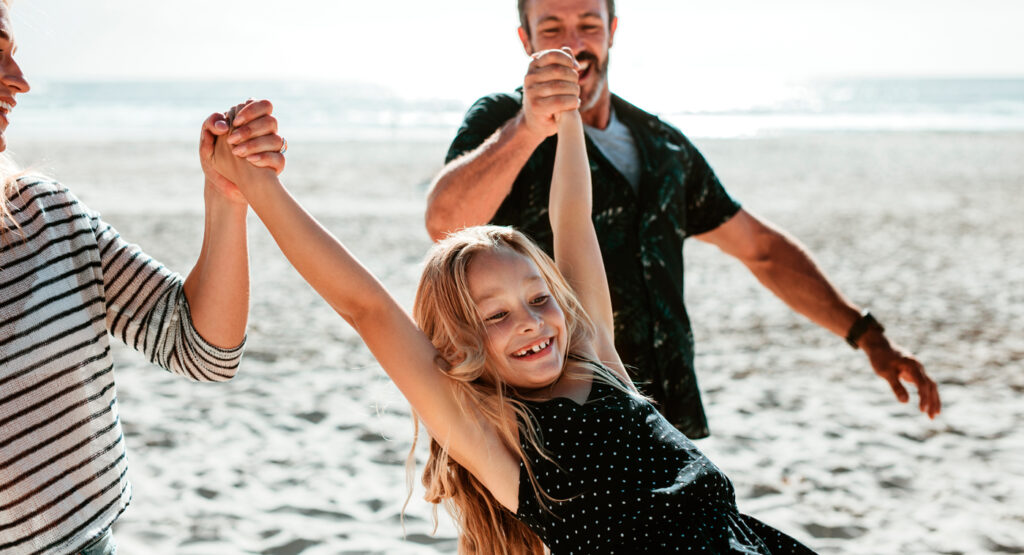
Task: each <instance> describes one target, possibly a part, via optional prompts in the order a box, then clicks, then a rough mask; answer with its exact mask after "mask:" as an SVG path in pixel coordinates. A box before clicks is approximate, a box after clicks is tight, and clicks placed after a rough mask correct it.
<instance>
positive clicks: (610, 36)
mask: <svg viewBox="0 0 1024 555" xmlns="http://www.w3.org/2000/svg"><path fill="white" fill-rule="evenodd" d="M618 28H619V18H617V17H613V18H612V21H611V23H609V24H608V48H611V47H612V42H613V41H614V39H615V29H618Z"/></svg>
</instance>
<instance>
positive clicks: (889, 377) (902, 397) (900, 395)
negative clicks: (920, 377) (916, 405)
mask: <svg viewBox="0 0 1024 555" xmlns="http://www.w3.org/2000/svg"><path fill="white" fill-rule="evenodd" d="M883 377H884V378H885V381H887V382H889V387H891V388H892V392H893V393H895V394H896V399H898V400H899V402H901V403H906V402H907V401H908V400H909V399H910V395H909V394H908V393H907V388H905V387H903V384H901V383H900V379H899V376H898V374H897V373H896V372H893V373H892V374H886V375H885V376H883Z"/></svg>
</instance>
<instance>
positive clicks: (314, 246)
mask: <svg viewBox="0 0 1024 555" xmlns="http://www.w3.org/2000/svg"><path fill="white" fill-rule="evenodd" d="M229 148H230V147H228V146H227V145H224V144H222V142H221V141H218V144H217V147H216V151H215V154H214V165H215V167H216V169H217V171H218V172H220V173H221V174H222V175H224V176H225V177H227V178H228V179H230V180H231V181H232V182H234V183H235V184H236V185H237V186H238V188H239V189H240V190H241V191H242V193H243V194H244V195H245V197H246V199H247V200H248V202H249V205H250V206H251V207H252V208H253V210H254V211H255V212H256V214H257V215H258V216H259V218H260V220H262V221H263V223H264V225H266V227H267V229H268V230H269V231H270V234H271V235H272V236H273V237H274V240H275V241H276V242H277V244H278V246H279V247H280V248H281V251H282V252H283V253H284V255H285V256H286V257H287V258H288V261H289V262H291V263H292V265H293V266H294V267H295V269H296V270H298V271H299V273H300V274H302V277H303V278H305V280H306V281H307V282H309V284H310V285H311V286H313V288H314V289H316V291H317V293H319V294H320V296H321V297H323V298H324V300H326V301H327V302H328V304H330V305H331V307H332V308H334V310H335V311H337V313H338V314H340V315H341V317H342V318H344V319H345V320H346V321H347V322H348V323H349V324H351V325H352V327H354V328H355V329H356V331H357V332H358V333H359V336H360V337H361V338H362V339H363V341H364V342H365V343H366V346H367V347H369V349H370V351H371V352H372V353H373V355H374V357H376V359H377V361H378V362H379V363H380V364H381V366H382V367H383V368H384V371H385V372H387V373H388V375H389V376H390V377H391V379H392V380H393V381H394V382H395V385H397V386H398V388H399V390H401V392H402V394H403V395H404V396H405V398H406V399H408V401H409V403H410V404H411V405H412V407H413V409H414V410H415V411H416V413H417V415H418V416H419V417H420V419H421V420H423V422H424V424H425V425H426V426H427V429H428V430H429V431H430V434H431V436H432V437H433V438H434V439H435V440H437V441H438V443H440V444H441V445H448V448H449V450H450V453H451V455H452V456H453V457H454V458H455V460H457V461H458V462H459V463H460V464H462V465H463V466H465V467H466V468H467V469H468V470H469V471H470V472H472V473H473V474H474V475H475V476H476V477H477V479H479V480H480V481H481V482H482V483H483V484H484V485H485V486H486V487H487V488H488V489H489V490H490V491H491V493H492V494H493V495H494V497H495V498H496V499H497V500H498V501H499V502H500V503H502V504H503V505H505V506H507V507H509V508H510V509H511V510H515V509H516V508H517V503H518V490H517V488H518V476H519V465H518V461H517V460H516V459H515V458H514V457H513V455H512V454H511V452H509V451H508V449H507V448H506V447H505V446H504V445H503V444H502V442H501V440H500V438H499V436H498V432H497V430H495V429H494V428H493V426H490V425H488V424H486V423H484V421H483V420H482V419H478V418H476V417H475V416H474V415H473V414H471V413H467V412H465V411H464V410H463V409H462V408H461V407H460V404H459V403H458V400H457V398H456V395H455V392H454V391H455V390H454V388H453V384H452V380H451V379H450V378H448V377H447V376H446V375H444V373H442V372H441V370H439V369H438V368H437V366H436V363H435V357H437V356H438V353H437V350H436V349H434V346H433V344H431V343H430V340H429V339H428V338H427V336H426V335H424V334H423V332H422V331H420V329H419V328H418V327H417V326H416V324H415V322H414V321H413V320H412V318H411V317H410V316H409V315H408V314H407V313H406V312H405V310H403V309H402V307H401V306H400V305H399V304H398V303H397V302H396V301H395V300H394V299H393V298H392V297H391V295H390V294H389V293H388V291H387V290H386V289H385V288H384V286H383V285H382V284H381V283H380V282H379V281H378V280H377V278H375V277H374V276H373V275H372V274H371V273H370V272H369V271H368V270H367V269H366V268H364V267H363V265H362V264H361V263H360V262H359V261H358V260H357V259H356V258H355V257H354V256H353V255H352V254H351V253H349V251H348V249H346V248H345V246H344V245H342V244H341V242H340V241H338V239H337V238H335V237H334V236H333V235H332V234H331V233H330V232H329V231H327V230H326V229H324V228H323V226H321V225H320V223H319V222H317V221H316V220H315V219H314V218H313V217H312V216H311V215H310V214H309V213H308V212H306V210H305V209H303V207H302V206H301V205H300V204H299V203H298V202H297V201H296V200H295V199H294V198H293V197H292V196H291V194H290V193H289V192H288V190H287V189H285V187H284V185H283V184H282V183H281V181H280V180H279V179H278V178H277V176H276V175H275V174H274V172H273V171H271V170H267V169H262V168H257V167H255V166H253V165H252V164H250V163H248V162H246V161H245V160H244V159H242V158H238V157H236V156H233V155H232V154H231V151H230V150H228V149H229Z"/></svg>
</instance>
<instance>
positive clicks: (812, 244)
mask: <svg viewBox="0 0 1024 555" xmlns="http://www.w3.org/2000/svg"><path fill="white" fill-rule="evenodd" d="M696 142H697V144H698V146H699V147H700V148H701V149H702V151H703V152H704V154H705V156H706V157H707V158H708V159H709V160H710V161H711V163H712V165H713V166H714V167H715V169H716V171H717V172H718V174H719V175H720V177H721V179H722V181H723V182H724V183H725V184H726V185H727V187H728V188H729V190H730V192H731V193H732V194H733V195H734V196H736V197H737V198H738V199H739V200H741V201H742V202H743V203H744V204H745V206H746V207H747V209H748V210H751V211H753V212H755V213H757V214H759V215H761V216H763V217H765V218H767V219H769V220H771V221H773V222H775V223H777V224H778V225H780V226H782V227H783V228H785V229H787V230H788V231H790V232H791V233H792V234H794V235H796V236H797V237H799V238H800V240H801V241H803V243H804V244H805V245H807V246H808V247H809V248H810V250H811V251H812V252H813V253H814V255H815V257H816V259H817V260H818V261H819V263H820V264H821V266H822V267H823V268H825V269H826V271H827V272H828V274H829V275H830V276H831V277H832V278H833V280H834V281H835V282H836V283H837V284H839V285H840V287H841V289H842V290H843V291H844V292H845V293H846V294H847V295H848V296H849V297H850V298H851V299H853V300H854V301H855V302H857V303H860V304H863V305H866V306H870V307H871V308H872V310H873V312H874V313H875V314H876V316H877V317H878V319H879V320H880V321H882V322H883V323H884V324H885V325H886V327H887V328H888V330H889V335H890V337H891V338H893V339H894V340H895V341H897V342H899V343H901V344H903V345H905V346H906V347H908V348H909V349H911V350H912V351H914V352H915V353H916V354H917V355H918V356H919V357H920V358H921V360H922V361H923V362H924V363H925V365H926V367H927V369H928V371H929V373H930V374H931V375H932V376H933V377H934V378H935V379H936V381H937V382H938V383H939V384H940V393H941V394H942V398H943V402H944V409H943V413H942V415H941V416H940V417H939V418H938V419H937V420H935V421H930V420H928V419H927V418H926V417H924V416H923V415H921V414H920V413H918V412H917V411H916V408H915V406H913V405H901V404H899V403H897V402H896V401H895V399H894V397H893V395H892V394H891V392H890V391H889V390H888V387H887V385H886V384H885V383H884V382H883V381H882V380H881V379H879V378H877V377H875V376H874V375H873V373H872V372H871V369H870V367H869V365H868V364H867V360H866V358H865V357H864V356H863V355H862V354H861V353H859V352H855V351H852V350H851V349H850V348H849V347H847V346H846V345H845V344H844V342H843V341H842V340H841V339H840V338H836V337H833V336H831V335H830V334H828V333H827V332H825V331H823V330H821V329H819V328H817V327H815V326H814V325H812V324H810V323H808V322H807V321H806V320H804V319H802V318H801V317H799V316H797V315H795V314H794V313H792V312H790V311H789V310H788V309H787V308H786V307H785V306H784V305H783V304H782V303H781V302H779V301H778V300H777V299H776V298H775V297H773V296H772V295H771V294H770V293H768V292H767V291H766V290H764V289H763V288H761V287H760V286H759V285H758V284H757V282H756V280H754V278H753V277H752V276H751V275H750V274H749V273H748V272H747V271H746V270H745V269H744V268H743V267H742V265H740V264H739V263H737V262H735V261H734V260H732V259H730V258H729V257H727V256H724V255H722V254H720V253H718V252H717V250H716V249H714V248H712V247H709V246H707V245H703V244H700V243H698V242H696V241H691V242H689V243H690V244H689V245H688V246H687V249H686V261H687V272H686V277H687V302H688V305H689V307H690V313H691V317H692V318H693V320H694V322H695V332H696V337H697V346H698V356H697V364H698V375H699V379H700V381H701V386H702V389H703V391H704V394H705V400H706V404H707V408H708V412H709V417H710V421H711V428H712V434H713V436H712V437H711V438H709V439H706V440H701V441H700V442H699V445H700V447H701V448H702V449H704V450H705V451H706V452H707V453H708V454H709V456H710V457H711V459H712V460H713V461H715V462H716V463H717V464H718V465H719V466H720V467H721V468H722V469H723V470H725V471H726V473H727V474H728V475H729V476H730V477H731V478H732V480H733V482H734V483H735V485H736V489H737V496H738V503H739V506H740V509H741V510H742V511H744V512H747V513H749V514H752V515H754V516H757V517H759V518H761V519H762V520H765V521H767V522H769V523H771V524H773V525H775V526H777V527H779V528H781V529H782V530H784V531H786V532H788V533H790V534H792V535H794V536H796V537H797V538H799V539H801V540H803V541H805V542H806V543H807V544H808V545H810V546H812V547H813V548H815V549H816V550H818V551H820V552H821V553H864V554H884V553H949V554H953V553H965V554H967V553H971V554H973V553H989V552H1001V553H1024V431H1022V428H1024V426H1022V425H1021V424H1022V423H1024V403H1022V402H1021V401H1020V396H1021V393H1022V392H1024V372H1022V366H1024V364H1022V361H1024V333H1022V329H1024V218H1022V217H1021V216H1022V214H1024V198H1022V195H1021V194H1020V191H1021V187H1022V185H1024V134H1016V133H1005V134H1000V133H989V134H969V133H949V134H943V133H927V134H925V133H879V134H872V133H855V134H849V133H814V134H797V135H786V136H777V137H761V138H748V139H717V140H698V141H696ZM17 146H18V148H17V149H15V150H16V154H17V155H18V158H19V160H21V161H22V162H23V163H35V164H36V165H37V166H39V167H41V168H43V169H45V170H47V171H49V172H50V173H51V174H52V175H55V176H56V177H58V178H60V179H61V180H62V181H64V182H65V183H66V184H68V185H69V186H70V187H71V188H72V189H73V190H74V191H76V192H77V193H78V194H79V196H80V197H81V198H82V199H83V200H84V201H85V202H86V203H87V204H89V205H90V206H91V207H92V208H95V209H97V210H99V211H101V212H102V213H103V215H104V217H105V219H106V220H107V221H109V222H110V223H112V224H113V225H114V226H115V227H117V228H118V229H119V231H120V232H121V233H122V235H124V236H126V237H127V238H129V240H131V241H133V242H137V243H139V244H140V245H142V246H143V248H144V249H145V250H146V251H147V252H148V253H149V254H151V255H153V256H154V257H156V258H158V259H159V260H161V261H162V262H164V263H165V264H167V265H168V266H170V267H172V268H175V269H177V270H179V271H181V272H182V273H185V272H187V271H188V269H189V267H190V266H191V264H192V263H193V262H194V258H195V256H196V254H197V253H198V250H199V246H200V243H201V231H202V201H201V198H202V195H201V190H202V177H201V173H200V171H199V168H198V163H197V161H196V155H195V146H194V145H192V144H184V143H161V142H157V141H153V142H134V143H124V144H119V143H93V144H83V143H74V142H68V143H59V142H50V143H46V144H40V143H28V144H26V143H22V144H19V145H17ZM444 150H445V145H443V144H440V143H430V142H411V143H384V142H377V143H364V144H360V143H324V142H310V143H304V142H302V141H301V140H293V141H291V145H290V152H289V166H288V169H287V170H286V172H285V174H284V177H285V180H286V182H287V183H289V184H290V186H291V187H292V189H293V191H294V192H295V194H296V195H297V196H298V197H299V199H300V200H302V201H303V202H304V203H306V205H307V206H308V207H309V208H310V209H311V211H312V212H313V213H314V214H315V215H316V216H318V217H319V218H320V219H321V221H322V222H323V223H324V224H325V225H326V226H327V227H328V228H329V229H331V230H332V231H333V232H334V233H335V234H337V235H338V236H339V237H340V238H341V239H342V240H343V241H344V242H345V243H346V244H347V245H348V246H349V247H350V248H351V249H352V250H353V251H354V252H355V253H356V254H357V255H358V256H359V257H360V258H362V259H363V260H364V262H365V263H366V265H367V266H368V267H369V268H370V269H371V270H373V271H374V272H375V273H377V275H378V276H380V278H381V279H382V280H383V282H384V283H385V284H386V285H387V286H388V287H389V288H390V289H391V290H392V291H393V293H394V294H395V296H396V297H397V298H398V299H399V301H400V302H402V303H403V304H404V305H405V306H407V307H408V306H411V301H412V296H413V292H414V287H415V283H416V279H417V277H418V274H419V263H420V260H421V258H422V256H423V253H424V252H425V250H426V248H427V246H428V244H429V241H428V238H427V236H426V233H425V231H424V228H423V225H422V211H423V195H424V192H425V189H426V184H427V182H428V181H429V179H430V178H431V177H432V176H433V174H434V173H435V172H436V171H437V170H438V169H439V168H440V165H441V161H442V159H443V153H444ZM250 238H251V240H250V246H251V255H250V256H251V261H252V263H251V267H252V291H253V296H252V311H251V316H250V326H249V336H248V348H247V351H246V357H245V359H244V361H243V365H242V368H241V372H240V374H239V375H238V377H237V378H236V379H235V380H234V381H232V382H231V383H228V384H221V385H210V384H193V383H189V382H187V381H185V380H183V379H180V378H177V377H175V376H172V375H170V374H167V373H165V372H163V371H161V370H159V369H158V368H156V367H153V366H151V365H149V364H148V363H146V362H145V360H143V359H142V357H141V356H139V355H138V354H137V353H134V352H132V351H129V350H128V349H126V348H123V346H121V345H120V344H117V345H116V347H117V349H116V351H115V357H116V361H117V383H118V397H119V400H120V415H121V420H122V422H123V424H124V429H125V433H126V435H127V443H128V449H129V461H130V463H129V465H130V468H129V475H130V477H131V480H132V483H133V485H134V489H135V497H134V501H133V502H132V506H131V507H130V508H129V510H128V511H127V512H126V513H125V515H124V516H123V517H122V518H121V520H120V521H119V522H118V524H117V525H116V527H115V532H116V535H117V538H118V541H119V543H120V544H121V546H122V549H123V552H124V553H126V554H130V555H131V554H136V553H157V554H170V553H181V554H207V553H210V554H213V553H216V554H232V553H263V554H274V555H286V554H297V553H302V554H305V555H319V554H328V553H330V554H334V553H388V554H392V553H403V554H404V553H409V554H414V553H429V554H435V553H454V551H455V539H454V538H455V532H454V528H453V526H452V525H451V523H450V521H449V520H448V518H447V516H445V515H444V514H443V513H442V515H441V522H440V527H439V529H438V531H437V533H436V534H434V535H431V532H432V529H433V524H432V523H431V520H430V507H429V506H428V505H427V504H426V503H425V502H424V501H422V499H421V491H420V490H417V491H416V492H415V493H414V495H413V499H412V501H411V502H410V503H409V507H408V510H407V512H406V517H405V528H404V532H403V527H402V525H401V522H400V518H401V513H402V505H403V503H404V502H405V499H406V492H407V489H406V482H405V470H404V464H405V458H406V454H407V452H408V450H409V445H410V441H411V437H412V424H411V419H410V417H409V410H408V406H407V404H406V403H405V401H404V400H403V399H402V397H401V396H400V395H399V394H398V393H397V390H396V389H394V387H393V386H391V384H390V383H389V382H388V380H387V378H386V376H385V375H384V374H383V372H382V371H381V370H380V369H379V367H378V366H377V365H376V364H375V362H374V360H373V358H372V357H371V356H370V354H369V353H368V351H367V350H366V349H365V347H363V346H362V344H361V343H360V341H359V339H358V336H356V334H355V333H354V332H353V331H352V330H351V328H349V327H348V326H347V325H346V324H345V323H344V322H343V321H342V320H341V319H340V318H339V317H338V316H336V315H335V314H334V313H333V312H332V311H331V310H330V309H329V308H328V307H327V306H326V304H325V303H323V302H322V301H321V300H320V299H319V297H317V296H316V294H315V293H314V292H313V291H312V290H311V289H310V288H309V287H308V286H307V285H305V283H304V282H303V281H302V280H301V278H300V277H299V275H298V274H297V273H296V272H295V271H294V270H293V269H291V267H290V266H289V265H288V264H287V262H286V261H285V259H284V258H283V256H281V254H280V252H279V251H278V250H277V248H276V246H275V245H274V244H273V241H272V240H271V239H270V238H269V235H268V234H267V233H266V231H265V230H264V229H263V228H262V227H261V226H260V224H259V221H258V220H257V219H256V218H255V217H251V218H250ZM419 457H420V459H421V460H422V450H421V451H420V453H419ZM415 481H416V482H417V483H418V481H419V473H418V472H417V474H416V476H415Z"/></svg>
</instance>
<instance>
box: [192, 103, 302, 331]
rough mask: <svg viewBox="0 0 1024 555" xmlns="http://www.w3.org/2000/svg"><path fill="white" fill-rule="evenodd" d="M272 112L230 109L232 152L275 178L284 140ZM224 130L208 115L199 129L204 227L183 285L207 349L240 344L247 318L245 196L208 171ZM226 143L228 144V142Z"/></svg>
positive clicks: (261, 106) (262, 106) (257, 106)
mask: <svg viewBox="0 0 1024 555" xmlns="http://www.w3.org/2000/svg"><path fill="white" fill-rule="evenodd" d="M272 111H273V106H272V105H271V104H270V102H269V101H267V100H260V101H254V100H249V101H246V102H244V103H242V104H239V105H238V106H236V107H235V108H232V111H231V116H232V119H233V120H234V124H235V125H234V128H235V129H234V131H233V132H232V135H233V137H235V138H237V139H238V140H237V141H236V142H237V143H238V144H237V146H235V147H234V148H235V149H240V153H242V154H243V155H245V156H252V157H254V163H258V164H260V165H262V166H263V167H266V168H269V169H270V170H272V171H273V172H274V173H281V171H282V170H283V169H284V155H282V154H281V153H280V152H279V149H280V148H281V145H282V142H283V140H282V139H281V137H280V136H279V135H278V134H277V120H276V119H275V118H274V116H273V115H272ZM229 129H230V128H229V126H228V124H227V121H226V116H225V115H224V114H213V115H211V116H210V117H209V118H207V119H206V121H205V122H204V123H203V129H202V132H201V136H200V139H199V160H200V164H201V166H202V168H203V174H204V176H205V184H204V193H203V199H204V201H205V203H206V213H205V214H206V222H205V229H204V232H203V246H202V249H201V250H200V252H199V259H198V260H196V263H195V266H193V267H192V271H191V272H189V275H188V278H187V279H186V280H185V297H186V298H187V299H188V303H189V308H190V310H191V313H192V323H193V325H194V326H195V328H196V331H198V332H199V334H200V335H201V336H202V337H203V338H204V339H206V340H207V341H209V342H210V343H212V344H214V345H216V346H218V347H221V348H231V347H235V346H237V345H239V344H241V343H242V341H243V340H244V339H245V326H246V321H247V320H248V317H249V253H248V245H247V241H246V225H245V217H246V213H247V212H248V209H249V206H248V204H247V203H246V200H245V196H244V195H242V193H241V191H239V190H238V187H237V186H236V185H235V184H234V183H232V182H231V181H230V180H228V179H225V178H224V177H223V176H221V175H220V174H218V173H217V172H216V171H215V170H214V169H213V162H212V157H213V145H214V142H215V139H216V137H217V136H220V135H225V134H227V133H228V131H229ZM229 141H230V139H229Z"/></svg>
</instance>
